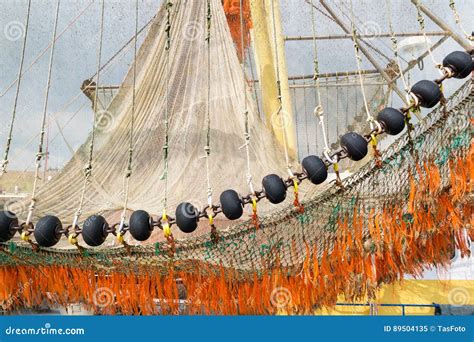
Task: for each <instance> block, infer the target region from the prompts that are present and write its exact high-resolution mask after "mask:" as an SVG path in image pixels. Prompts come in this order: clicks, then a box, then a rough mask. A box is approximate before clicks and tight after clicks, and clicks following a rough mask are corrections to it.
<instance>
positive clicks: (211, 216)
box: [209, 214, 214, 226]
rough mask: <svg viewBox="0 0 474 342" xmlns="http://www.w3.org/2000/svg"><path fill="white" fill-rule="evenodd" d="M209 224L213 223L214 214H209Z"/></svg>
mask: <svg viewBox="0 0 474 342" xmlns="http://www.w3.org/2000/svg"><path fill="white" fill-rule="evenodd" d="M209 224H210V225H211V226H212V225H213V224H214V216H213V215H212V214H209Z"/></svg>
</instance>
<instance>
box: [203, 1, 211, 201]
mask: <svg viewBox="0 0 474 342" xmlns="http://www.w3.org/2000/svg"><path fill="white" fill-rule="evenodd" d="M211 20H212V12H211V1H210V0H207V14H206V23H207V34H206V42H207V113H206V120H207V133H206V146H204V151H205V153H206V154H205V158H206V181H207V204H208V206H209V208H211V207H212V186H211V172H210V166H209V158H210V155H211V109H210V106H211Z"/></svg>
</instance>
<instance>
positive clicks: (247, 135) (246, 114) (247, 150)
mask: <svg viewBox="0 0 474 342" xmlns="http://www.w3.org/2000/svg"><path fill="white" fill-rule="evenodd" d="M244 27H245V26H244V14H243V0H240V47H241V49H242V81H243V85H244V118H245V128H244V139H245V144H244V146H245V154H246V157H247V184H248V187H249V189H250V193H252V194H254V193H255V189H254V187H253V182H252V170H251V167H250V146H249V145H250V132H249V111H248V107H247V84H246V82H245V80H246V76H245V50H244V49H245V33H244Z"/></svg>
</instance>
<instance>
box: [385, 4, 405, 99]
mask: <svg viewBox="0 0 474 342" xmlns="http://www.w3.org/2000/svg"><path fill="white" fill-rule="evenodd" d="M387 15H388V27H389V30H390V35H391V40H392V50H393V54H394V56H395V61H396V63H397V66H398V68H399V69H400V77H401V79H402V82H403V86H404V88H405V92H407V94H408V93H409V92H410V84H409V83H408V82H407V80H405V75H404V74H403V68H402V64H401V62H400V55H399V53H398V41H397V37H396V36H395V31H394V29H393V22H392V1H391V0H387Z"/></svg>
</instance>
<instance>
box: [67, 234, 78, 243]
mask: <svg viewBox="0 0 474 342" xmlns="http://www.w3.org/2000/svg"><path fill="white" fill-rule="evenodd" d="M67 240H68V241H69V243H70V244H71V245H76V244H77V236H76V234H71V235H69V236H68V237H67Z"/></svg>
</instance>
